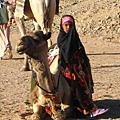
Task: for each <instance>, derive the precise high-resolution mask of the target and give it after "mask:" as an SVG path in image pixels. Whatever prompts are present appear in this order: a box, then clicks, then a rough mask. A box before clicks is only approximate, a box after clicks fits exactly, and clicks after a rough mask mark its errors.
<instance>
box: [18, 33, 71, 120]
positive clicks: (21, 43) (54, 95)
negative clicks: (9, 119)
mask: <svg viewBox="0 0 120 120" xmlns="http://www.w3.org/2000/svg"><path fill="white" fill-rule="evenodd" d="M49 38H50V32H49V33H48V34H44V33H43V32H42V31H37V32H35V33H34V34H33V35H26V36H23V37H22V38H21V39H20V40H18V42H17V52H18V53H19V54H24V53H25V54H27V55H28V56H29V57H30V63H31V66H32V71H34V73H35V74H36V77H35V78H36V81H37V85H36V86H35V88H34V90H33V91H32V92H31V101H32V104H33V112H34V113H33V115H32V119H33V120H43V119H44V117H43V113H46V111H45V106H46V105H47V104H48V105H49V106H50V110H51V111H50V118H52V119H54V120H56V119H59V120H64V119H65V118H67V117H70V116H71V115H72V112H73V107H72V95H71V90H70V87H69V85H68V83H67V81H59V79H58V72H56V73H55V74H54V75H53V74H51V73H50V69H49V65H48V55H47V53H48V47H47V42H46V40H47V39H49ZM52 78H54V79H52ZM53 81H54V82H53ZM53 99H54V100H53Z"/></svg>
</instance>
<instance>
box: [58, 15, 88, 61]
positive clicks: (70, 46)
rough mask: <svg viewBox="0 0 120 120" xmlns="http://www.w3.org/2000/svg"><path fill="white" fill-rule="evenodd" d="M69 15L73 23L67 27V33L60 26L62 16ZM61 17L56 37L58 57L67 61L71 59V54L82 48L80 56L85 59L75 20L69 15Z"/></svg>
mask: <svg viewBox="0 0 120 120" xmlns="http://www.w3.org/2000/svg"><path fill="white" fill-rule="evenodd" d="M66 16H69V17H71V18H72V19H73V25H72V27H71V28H70V29H69V31H68V33H65V32H64V30H63V28H62V18H63V17H66ZM63 17H62V18H61V23H60V33H59V35H58V38H57V45H58V47H59V57H60V61H62V62H65V63H68V62H69V61H71V59H72V57H73V55H74V54H75V53H76V52H77V51H78V50H82V54H81V57H82V56H83V57H84V58H85V59H87V55H86V53H85V50H84V46H83V45H82V43H81V41H80V39H79V35H78V33H77V30H76V27H75V20H74V18H73V17H72V16H70V15H65V16H63Z"/></svg>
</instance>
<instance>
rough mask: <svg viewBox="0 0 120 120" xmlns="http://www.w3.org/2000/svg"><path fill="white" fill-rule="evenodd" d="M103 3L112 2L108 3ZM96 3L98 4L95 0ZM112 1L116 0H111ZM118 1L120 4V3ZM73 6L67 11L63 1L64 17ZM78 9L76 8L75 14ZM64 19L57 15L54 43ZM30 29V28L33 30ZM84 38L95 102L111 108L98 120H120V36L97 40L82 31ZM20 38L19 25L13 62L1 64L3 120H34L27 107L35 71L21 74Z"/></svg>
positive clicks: (13, 36)
mask: <svg viewBox="0 0 120 120" xmlns="http://www.w3.org/2000/svg"><path fill="white" fill-rule="evenodd" d="M69 1H70V0H69ZM103 1H104V2H105V1H106V3H107V2H108V1H107V0H103ZM103 1H101V2H103ZM72 2H74V3H77V4H78V6H79V4H80V3H81V4H84V5H85V4H88V3H90V2H89V0H84V1H82V0H79V1H77V0H76V1H72ZM93 2H95V1H94V0H93ZM96 2H99V0H96ZM111 2H114V1H113V0H111ZM116 2H118V3H119V1H116ZM71 4H72V3H71ZM71 4H70V3H69V4H66V6H68V7H69V8H65V7H63V5H64V6H65V4H64V3H63V1H62V2H61V4H60V16H61V15H62V14H63V12H65V13H67V9H69V10H71V9H70V7H71V6H70V5H71ZM91 5H92V3H91ZM99 5H100V2H99ZM62 8H63V9H62ZM75 8H76V7H75ZM75 8H74V9H75ZM74 9H72V13H73V11H74ZM76 9H77V8H76ZM77 10H78V9H77ZM77 10H75V12H76V11H77ZM68 13H69V14H70V13H71V11H68ZM72 13H71V14H72ZM82 15H83V14H82ZM60 16H55V20H54V23H53V34H52V40H53V42H55V41H56V38H57V34H58V30H59V22H60ZM78 16H79V15H78V14H77V15H76V14H75V18H76V19H77V18H78V19H77V20H78V21H79V20H80V19H79V17H78ZM81 19H83V18H81ZM28 25H29V24H28ZM29 26H30V25H29ZM29 26H27V27H28V28H30V27H29ZM79 27H80V26H79V22H77V28H79ZM80 28H81V27H80ZM104 35H105V34H104ZM107 35H108V34H107ZM107 35H106V36H107ZM80 36H81V37H80V38H81V41H82V42H83V44H84V46H85V49H86V52H87V54H88V57H89V58H90V62H91V68H92V74H93V79H94V88H95V93H94V94H93V99H94V101H95V103H96V104H97V106H98V107H99V108H102V107H104V108H109V109H110V110H109V111H108V112H107V113H106V114H103V115H101V116H98V117H96V118H95V120H120V43H119V42H118V41H119V40H118V39H117V38H116V37H115V38H114V37H113V38H112V39H105V38H107V37H108V36H107V37H106V36H105V37H103V36H94V37H93V35H91V34H83V33H81V32H80ZM118 37H119V36H118ZM18 38H20V33H19V30H18V29H17V27H16V26H15V25H12V26H11V43H12V47H13V50H12V52H13V59H12V60H8V59H6V56H5V57H4V60H1V61H0V120H30V116H31V114H32V110H31V109H30V107H29V106H28V105H27V104H26V103H27V102H28V101H29V94H30V80H31V71H27V72H24V71H20V68H21V66H22V65H23V56H22V55H21V56H20V55H18V54H17V53H16V52H15V46H16V42H17V40H18Z"/></svg>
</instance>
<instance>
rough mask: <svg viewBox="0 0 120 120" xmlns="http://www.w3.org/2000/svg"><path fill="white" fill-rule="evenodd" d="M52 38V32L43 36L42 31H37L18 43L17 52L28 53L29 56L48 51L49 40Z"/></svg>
mask: <svg viewBox="0 0 120 120" xmlns="http://www.w3.org/2000/svg"><path fill="white" fill-rule="evenodd" d="M50 37H51V32H49V33H48V34H43V32H42V31H37V32H35V33H34V34H33V33H31V35H26V36H23V37H22V38H21V39H20V40H18V42H17V46H16V51H17V53H19V54H23V53H26V54H27V55H29V56H33V54H35V53H38V52H40V51H41V50H46V49H47V42H46V41H47V40H48V39H49V38H50Z"/></svg>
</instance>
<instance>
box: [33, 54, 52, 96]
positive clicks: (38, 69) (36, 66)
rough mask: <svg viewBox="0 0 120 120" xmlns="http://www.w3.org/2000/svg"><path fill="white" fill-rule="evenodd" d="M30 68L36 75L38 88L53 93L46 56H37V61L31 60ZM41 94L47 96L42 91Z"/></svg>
mask: <svg viewBox="0 0 120 120" xmlns="http://www.w3.org/2000/svg"><path fill="white" fill-rule="evenodd" d="M31 66H32V69H33V71H34V72H35V73H36V75H37V80H38V83H39V86H41V87H42V88H43V89H45V90H46V91H48V92H52V91H53V84H52V80H51V73H50V69H49V65H48V59H47V55H42V56H39V60H35V59H33V58H31ZM42 94H47V93H46V92H45V91H44V90H42Z"/></svg>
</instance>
